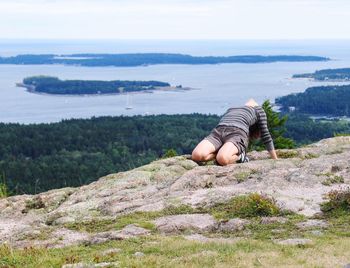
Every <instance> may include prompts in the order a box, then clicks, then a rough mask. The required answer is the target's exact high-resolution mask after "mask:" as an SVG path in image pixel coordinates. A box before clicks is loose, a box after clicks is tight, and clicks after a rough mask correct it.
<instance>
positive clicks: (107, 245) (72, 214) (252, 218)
mask: <svg viewBox="0 0 350 268" xmlns="http://www.w3.org/2000/svg"><path fill="white" fill-rule="evenodd" d="M278 154H279V156H280V160H278V161H273V160H270V159H267V154H266V153H265V152H260V153H259V152H251V153H250V155H249V156H250V158H251V159H252V161H251V162H249V163H245V164H237V165H229V166H226V167H221V166H215V165H213V164H210V163H209V164H207V165H198V164H197V163H195V162H193V161H192V160H190V159H188V157H187V156H178V157H173V158H167V159H162V160H158V161H154V162H152V163H151V164H148V165H145V166H141V167H139V168H136V169H133V170H129V171H126V172H120V173H116V174H110V175H108V176H105V177H103V178H101V179H99V180H98V181H96V182H93V183H91V184H89V185H85V186H81V187H78V188H63V189H57V190H51V191H48V192H44V193H41V194H38V195H20V196H13V197H8V198H4V199H1V200H0V241H1V243H2V244H3V245H2V246H1V247H0V264H1V265H5V266H11V267H48V266H50V267H61V265H63V264H65V263H66V264H72V263H89V264H84V265H85V266H84V265H83V264H80V265H83V266H74V265H66V266H65V267H130V266H134V267H159V266H162V267H174V266H175V264H176V266H177V267H179V266H180V267H204V266H207V267H208V266H220V267H230V264H232V262H235V263H237V265H238V267H251V266H255V265H263V266H265V265H266V266H267V267H272V266H273V267H278V266H283V265H288V264H289V265H297V264H298V267H312V266H316V265H317V266H318V267H329V266H330V265H331V266H338V267H341V266H342V265H343V266H344V265H346V264H347V263H350V259H349V255H348V252H349V251H350V239H349V235H350V233H349V232H350V227H349V219H350V217H349V211H348V212H346V211H347V207H346V206H347V204H346V202H345V201H344V202H345V203H344V204H345V205H344V204H342V205H344V206H345V207H344V206H343V207H341V208H342V209H344V212H343V213H341V214H339V215H338V214H330V213H331V212H332V211H333V210H332V208H333V207H332V206H331V204H330V203H329V204H327V205H322V207H323V209H324V211H326V212H324V213H322V212H321V203H323V202H325V201H327V196H326V194H327V193H329V192H330V191H332V190H337V191H338V192H337V193H338V194H339V195H338V196H337V198H338V199H337V200H338V201H339V200H340V199H341V194H342V193H343V194H346V189H347V187H349V185H350V168H349V167H350V137H349V136H347V137H336V138H330V139H326V140H322V141H320V142H317V143H315V144H312V145H309V146H307V147H304V148H299V149H295V150H279V151H278ZM342 191H344V192H342ZM348 194H349V193H348ZM328 198H332V196H331V195H330V196H328ZM333 205H334V204H333ZM348 205H349V204H348ZM325 208H326V210H325ZM344 213H345V214H344ZM293 245H297V247H295V246H293ZM67 246H72V247H69V248H66V247H67ZM32 247H41V248H44V249H42V250H35V249H32ZM12 248H14V249H12ZM20 248H25V249H26V250H25V251H21V250H19V249H20ZM55 248H61V249H55ZM325 250H326V251H327V252H326V253H325ZM11 252H12V253H11ZM10 253H11V254H10ZM325 254H326V255H325ZM93 263H95V264H96V263H100V264H99V265H100V266H95V264H93ZM101 263H102V264H101ZM259 263H260V264H259ZM89 265H90V266H89ZM101 265H105V266H101ZM129 265H130V266H129Z"/></svg>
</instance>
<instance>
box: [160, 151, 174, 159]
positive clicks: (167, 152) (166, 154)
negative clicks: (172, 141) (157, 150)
mask: <svg viewBox="0 0 350 268" xmlns="http://www.w3.org/2000/svg"><path fill="white" fill-rule="evenodd" d="M174 156H177V152H176V150H174V149H169V150H167V151H166V152H165V154H164V155H163V156H162V158H169V157H174Z"/></svg>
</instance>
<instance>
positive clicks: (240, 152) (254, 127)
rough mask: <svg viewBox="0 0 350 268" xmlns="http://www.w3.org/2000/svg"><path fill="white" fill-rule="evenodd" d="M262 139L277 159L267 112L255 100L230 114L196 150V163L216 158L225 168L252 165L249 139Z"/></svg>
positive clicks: (194, 156)
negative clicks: (247, 154)
mask: <svg viewBox="0 0 350 268" xmlns="http://www.w3.org/2000/svg"><path fill="white" fill-rule="evenodd" d="M257 138H261V140H262V142H263V143H264V144H265V146H266V149H267V150H268V152H269V153H270V156H271V158H272V159H277V155H276V151H275V149H274V145H273V140H272V138H271V135H270V132H269V130H268V128H267V118H266V113H265V111H264V110H263V108H262V107H260V106H259V105H258V104H257V103H256V102H255V101H254V100H253V99H250V100H249V101H248V102H247V103H246V104H245V105H244V106H242V107H233V108H230V109H228V110H227V111H226V113H225V114H224V115H223V117H222V118H221V120H220V122H219V124H218V125H217V126H216V127H215V128H214V129H213V130H212V132H211V133H210V135H209V136H207V137H206V138H204V139H203V140H202V141H201V142H200V143H199V144H198V145H197V146H196V148H195V149H194V150H193V152H192V160H194V161H197V162H201V161H209V160H213V159H215V158H216V161H217V162H218V163H219V164H220V165H222V166H225V165H228V164H232V163H236V162H238V163H243V162H248V158H247V157H246V151H247V148H248V142H249V139H257Z"/></svg>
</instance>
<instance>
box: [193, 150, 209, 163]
mask: <svg viewBox="0 0 350 268" xmlns="http://www.w3.org/2000/svg"><path fill="white" fill-rule="evenodd" d="M205 158H206V155H205V154H204V153H203V152H201V151H199V150H196V149H194V150H193V152H192V160H193V161H197V162H200V161H204V160H205Z"/></svg>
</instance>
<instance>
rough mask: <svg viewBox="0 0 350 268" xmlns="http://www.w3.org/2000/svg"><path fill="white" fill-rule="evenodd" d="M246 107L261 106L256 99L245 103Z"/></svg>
mask: <svg viewBox="0 0 350 268" xmlns="http://www.w3.org/2000/svg"><path fill="white" fill-rule="evenodd" d="M245 106H251V107H255V106H259V104H258V103H257V102H256V101H255V100H254V99H249V100H248V101H247V102H246V103H245Z"/></svg>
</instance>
